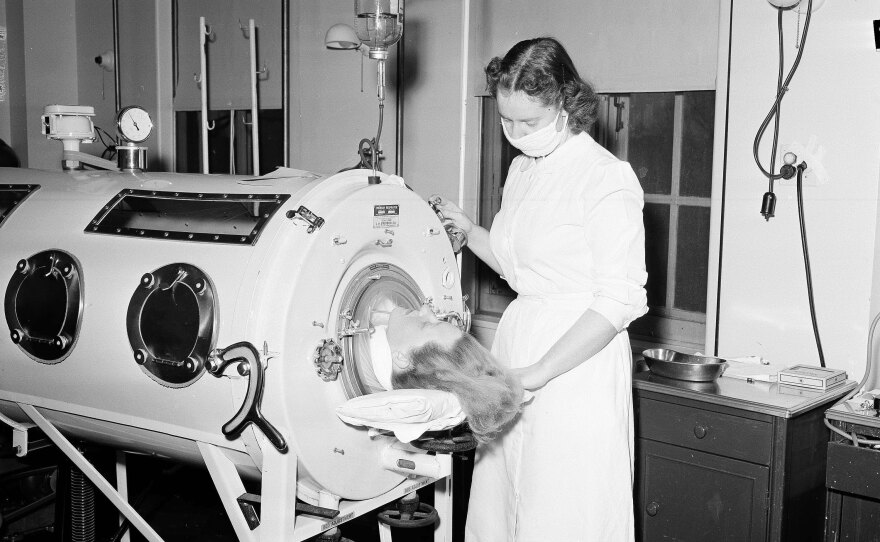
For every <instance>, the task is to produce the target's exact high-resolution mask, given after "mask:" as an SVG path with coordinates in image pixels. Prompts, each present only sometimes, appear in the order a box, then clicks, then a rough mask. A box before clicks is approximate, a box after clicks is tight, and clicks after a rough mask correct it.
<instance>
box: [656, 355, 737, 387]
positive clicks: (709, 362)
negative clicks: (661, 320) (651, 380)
mask: <svg viewBox="0 0 880 542" xmlns="http://www.w3.org/2000/svg"><path fill="white" fill-rule="evenodd" d="M642 355H643V356H644V357H645V363H646V364H647V365H648V369H650V370H651V372H652V373H654V374H656V375H659V376H665V377H666V378H674V379H676V380H687V381H689V382H714V381H715V380H716V379H717V378H718V377H719V376H721V373H723V372H724V369H725V368H726V367H727V362H726V361H724V360H723V359H721V358H715V357H712V356H694V355H691V354H682V353H681V352H676V351H675V350H669V349H666V348H652V349H650V350H645V351H644V352H642Z"/></svg>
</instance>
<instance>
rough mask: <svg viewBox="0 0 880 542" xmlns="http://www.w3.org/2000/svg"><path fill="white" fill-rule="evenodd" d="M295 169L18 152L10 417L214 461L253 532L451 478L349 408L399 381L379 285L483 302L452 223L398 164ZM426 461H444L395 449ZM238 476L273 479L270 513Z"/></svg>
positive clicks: (18, 422)
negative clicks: (249, 504)
mask: <svg viewBox="0 0 880 542" xmlns="http://www.w3.org/2000/svg"><path fill="white" fill-rule="evenodd" d="M279 171H283V173H277V174H275V175H271V176H267V177H262V178H256V179H254V178H245V177H232V176H215V175H211V176H205V175H187V174H167V173H141V172H124V173H120V172H109V171H71V172H65V173H53V172H43V171H35V170H24V169H22V170H19V169H2V170H0V183H2V184H0V205H2V207H0V247H2V250H0V280H3V281H6V287H5V297H4V311H3V316H2V318H3V319H4V322H5V324H6V327H7V328H8V334H7V335H6V337H5V338H3V339H2V340H0V416H2V417H3V419H4V420H5V421H7V422H8V423H10V424H13V425H14V427H18V428H19V429H22V428H24V429H25V433H26V429H27V428H28V427H30V426H33V425H34V424H36V425H39V426H40V428H41V429H44V430H45V431H47V433H49V432H53V433H54V432H55V431H58V433H59V434H63V435H65V436H68V437H71V438H76V439H83V440H90V441H95V442H98V443H106V444H108V445H110V446H113V447H117V448H120V449H123V450H126V451H132V452H143V453H150V454H157V455H160V456H166V457H169V458H173V459H176V460H181V461H187V462H193V463H198V464H202V463H204V464H206V465H207V466H208V468H209V470H210V472H211V475H212V478H213V479H214V481H215V485H217V487H218V491H219V492H220V493H221V498H222V500H223V501H224V505H225V506H226V508H227V513H228V514H229V515H230V518H231V519H232V520H233V525H234V527H235V528H236V533H237V534H238V536H239V537H240V538H241V539H250V540H275V539H278V540H280V539H282V538H281V537H284V538H283V539H286V540H294V539H295V540H302V539H304V538H307V537H309V536H313V535H315V534H318V533H320V532H321V531H323V530H326V529H327V528H328V526H329V527H332V526H334V525H335V524H336V523H338V522H341V521H344V520H345V519H348V518H350V517H353V515H356V514H357V513H358V512H357V510H354V511H353V512H349V513H347V514H346V509H345V508H344V506H342V505H341V504H340V503H342V504H344V503H346V502H353V503H363V504H361V505H360V506H361V508H365V510H364V511H366V510H369V509H370V508H371V507H372V508H375V506H376V505H377V504H376V503H377V499H384V502H387V501H389V500H392V499H393V498H397V497H399V496H401V495H403V494H404V493H405V492H409V491H412V489H413V488H414V487H418V486H419V484H420V485H425V484H427V483H430V482H432V481H433V479H432V476H433V477H434V478H438V477H439V476H437V475H436V473H440V472H441V471H442V470H443V469H442V468H440V470H436V472H435V471H433V470H432V469H433V468H434V467H432V466H431V465H433V463H431V461H435V459H434V456H431V455H427V454H417V453H413V452H411V451H404V450H400V451H399V453H400V454H409V455H407V457H409V459H407V462H406V463H401V462H400V460H399V458H397V457H396V456H394V453H393V452H392V457H391V458H390V459H389V457H388V454H389V450H396V449H397V448H396V447H395V443H396V440H394V439H391V438H374V439H371V438H369V437H368V436H367V433H366V430H364V429H363V428H355V427H352V426H349V425H346V424H344V423H342V422H341V421H340V420H339V419H338V418H337V416H336V415H335V411H334V409H335V407H336V406H337V405H339V404H340V403H342V402H344V401H345V400H346V399H348V398H351V397H355V396H358V395H363V394H366V393H372V392H375V391H381V390H382V388H381V386H379V384H378V381H377V379H376V377H375V375H374V374H373V370H372V365H371V363H370V360H369V349H368V348H366V347H365V342H364V341H365V338H364V336H363V333H362V331H363V324H364V322H365V321H366V318H367V316H368V314H369V311H370V310H371V308H372V307H373V306H374V305H376V304H377V303H379V302H382V301H384V300H388V299H391V300H393V301H394V302H395V303H397V304H398V305H403V306H409V307H412V308H416V307H418V306H419V305H420V304H422V303H423V302H425V300H428V302H430V303H431V304H432V305H433V306H434V308H435V310H436V311H438V312H442V313H444V314H448V315H454V316H455V317H456V318H458V320H459V321H464V320H465V319H467V308H466V307H465V305H464V303H463V299H462V294H461V286H460V283H459V275H458V268H457V266H456V260H455V255H454V253H453V252H452V248H451V246H450V242H449V239H448V238H447V235H446V232H445V230H444V228H443V225H442V224H441V222H440V220H439V218H438V216H437V215H436V214H435V213H434V211H433V210H432V209H431V207H430V206H429V205H428V204H427V203H425V201H424V200H423V199H422V198H420V197H419V196H418V195H417V194H415V193H413V192H412V191H410V190H409V189H408V188H407V187H406V186H405V185H404V183H403V181H402V180H401V179H400V178H397V177H393V176H385V175H383V176H382V182H381V183H379V184H370V183H368V178H367V177H368V175H369V174H370V172H367V171H363V170H352V171H347V172H343V173H339V174H336V175H322V174H316V173H311V172H305V171H298V170H279ZM0 291H2V290H0ZM50 436H51V435H50ZM26 440H27V438H26V434H25V439H24V443H22V445H26ZM401 457H403V456H401ZM419 457H421V459H419ZM422 460H424V461H427V463H425V465H428V466H426V467H424V469H423V470H425V469H426V470H425V472H428V473H430V472H435V474H434V475H431V474H425V472H422V471H420V469H421V467H419V468H416V470H415V472H414V473H408V472H407V471H406V470H405V469H399V468H393V467H394V465H395V464H397V465H400V464H406V465H410V464H418V463H419V462H420V461H422ZM389 463H390V464H391V465H390V467H389ZM83 467H87V466H86V465H83ZM419 475H421V476H419ZM240 476H244V477H256V478H260V479H261V480H262V488H263V495H262V502H263V504H262V514H261V515H262V517H261V524H260V525H259V527H256V526H255V525H254V524H252V523H251V524H248V523H247V522H246V521H245V520H244V519H241V518H240V516H241V513H240V512H241V511H240V510H237V509H236V506H237V504H236V502H235V498H236V497H237V496H238V493H239V492H240V491H241V478H240ZM296 499H298V500H299V501H301V502H303V503H307V504H308V505H314V506H320V507H329V508H336V509H339V510H342V512H343V514H342V515H341V516H339V517H338V518H337V519H336V520H327V519H312V518H306V516H297V517H295V516H294V514H293V513H292V510H293V503H294V501H295V500H296ZM116 504H117V506H118V507H119V508H120V510H121V511H122V512H123V513H126V509H125V506H126V504H125V503H116ZM238 504H240V503H238ZM379 504H382V503H379ZM236 518H238V519H236ZM133 523H134V524H135V526H137V527H139V528H142V530H149V527H148V526H143V525H140V524H139V523H137V522H133ZM276 537H277V538H276Z"/></svg>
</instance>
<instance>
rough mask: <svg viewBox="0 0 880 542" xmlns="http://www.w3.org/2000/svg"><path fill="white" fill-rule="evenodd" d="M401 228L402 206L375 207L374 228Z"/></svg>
mask: <svg viewBox="0 0 880 542" xmlns="http://www.w3.org/2000/svg"><path fill="white" fill-rule="evenodd" d="M398 226H400V205H373V227H374V228H380V229H381V228H396V227H398Z"/></svg>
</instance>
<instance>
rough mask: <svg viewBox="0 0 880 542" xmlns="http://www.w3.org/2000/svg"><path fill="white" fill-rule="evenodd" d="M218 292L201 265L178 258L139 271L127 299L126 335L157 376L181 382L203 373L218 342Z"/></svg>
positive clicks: (138, 360)
mask: <svg viewBox="0 0 880 542" xmlns="http://www.w3.org/2000/svg"><path fill="white" fill-rule="evenodd" d="M215 305H216V296H215V293H214V285H213V284H212V283H211V280H210V278H209V277H208V276H207V275H206V274H205V273H204V272H203V271H202V270H201V269H199V268H197V267H195V266H193V265H189V264H185V263H174V264H169V265H166V266H164V267H160V268H159V269H156V270H155V271H152V272H150V273H145V274H144V275H143V276H142V277H141V282H140V284H139V285H138V287H137V289H136V290H135V292H134V294H133V295H132V296H131V301H130V302H129V304H128V317H127V318H126V326H127V328H128V341H129V343H130V344H131V349H132V352H133V353H134V360H135V362H136V363H137V364H138V365H140V366H141V368H142V369H143V370H144V372H146V373H147V374H148V375H149V376H150V377H151V378H152V379H153V380H155V381H157V382H159V383H160V384H163V385H165V386H169V387H174V388H181V387H184V386H188V385H190V384H192V383H193V382H195V381H196V380H198V379H199V377H200V376H202V373H204V372H205V361H206V360H207V358H208V354H209V353H210V352H211V349H212V348H213V347H214V336H215V335H216V330H217V321H216V308H215Z"/></svg>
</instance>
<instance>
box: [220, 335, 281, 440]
mask: <svg viewBox="0 0 880 542" xmlns="http://www.w3.org/2000/svg"><path fill="white" fill-rule="evenodd" d="M232 364H237V367H236V368H237V370H238V374H240V375H241V376H247V377H248V389H247V394H246V395H245V398H244V402H242V404H241V408H239V409H238V412H237V413H236V414H235V416H233V418H232V419H231V420H229V421H228V422H226V423H225V424H224V425H223V434H224V435H226V438H228V439H234V438H237V437H238V436H239V435H241V433H242V431H244V429H245V428H246V427H247V426H248V425H249V424H254V425H255V426H257V428H259V429H260V431H262V432H263V434H264V435H266V438H267V439H269V442H271V443H272V446H274V447H275V449H276V450H278V451H279V452H281V453H282V454H284V453H287V442H286V441H285V440H284V437H283V436H282V435H281V433H280V432H279V431H278V430H277V429H275V426H273V425H272V424H271V423H269V420H267V419H266V418H265V417H264V416H263V413H262V412H261V411H260V407H261V404H262V401H263V388H264V387H265V376H266V370H265V369H264V368H263V364H262V363H260V353H259V351H258V350H257V349H256V347H254V345H252V344H251V343H249V342H247V341H242V342H238V343H235V344H233V345H231V346H227V347H226V348H224V349H222V350H221V349H216V350H214V351H212V352H211V354H210V356H209V357H208V361H207V362H206V363H205V368H206V369H207V370H208V372H209V373H211V374H212V375H214V376H216V377H218V378H219V377H221V376H223V371H225V370H226V368H227V367H229V366H230V365H232Z"/></svg>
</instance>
